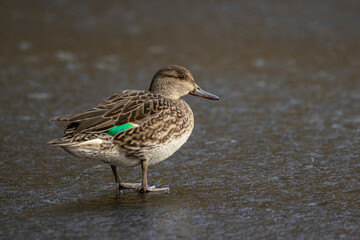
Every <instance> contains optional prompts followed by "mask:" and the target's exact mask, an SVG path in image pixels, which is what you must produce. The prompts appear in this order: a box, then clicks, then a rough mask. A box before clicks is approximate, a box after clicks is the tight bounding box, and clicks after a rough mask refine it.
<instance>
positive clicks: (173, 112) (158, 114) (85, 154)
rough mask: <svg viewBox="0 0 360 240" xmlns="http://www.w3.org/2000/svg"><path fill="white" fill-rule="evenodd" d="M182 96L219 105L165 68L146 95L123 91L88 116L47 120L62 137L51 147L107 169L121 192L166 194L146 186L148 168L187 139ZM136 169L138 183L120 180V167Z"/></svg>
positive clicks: (185, 73) (189, 122)
mask: <svg viewBox="0 0 360 240" xmlns="http://www.w3.org/2000/svg"><path fill="white" fill-rule="evenodd" d="M186 95H193V96H197V97H202V98H205V99H210V100H219V97H218V96H216V95H214V94H212V93H209V92H206V91H204V90H203V89H201V88H200V87H199V86H198V85H197V84H196V83H195V80H194V77H193V76H192V74H191V73H190V71H189V70H188V69H186V68H185V67H182V66H178V65H167V66H165V67H162V68H161V69H159V70H158V71H157V72H156V73H155V75H154V76H153V78H152V81H151V84H150V88H149V90H148V91H144V90H122V91H119V92H118V93H116V94H114V95H112V96H111V97H109V98H107V99H105V100H104V101H102V102H100V103H99V104H98V105H96V106H95V107H93V108H90V109H88V110H87V111H84V112H80V113H76V114H70V115H63V116H57V117H53V118H51V119H50V121H55V122H60V123H62V124H63V136H62V137H61V138H58V139H54V140H51V141H50V142H49V144H50V145H52V146H55V147H60V148H62V149H64V150H65V151H67V152H69V153H70V154H72V155H74V156H75V157H78V158H83V159H91V160H96V161H99V160H100V161H102V162H104V163H106V164H108V165H110V167H111V169H112V172H113V175H114V178H115V183H116V186H117V189H119V190H123V189H135V190H137V191H139V192H142V193H146V192H155V191H165V190H168V189H169V188H166V187H165V188H156V187H154V186H149V184H148V179H147V174H148V167H149V165H153V164H156V163H159V162H161V161H163V160H165V159H167V158H169V157H170V156H171V155H173V154H174V153H175V152H176V151H177V150H178V149H179V148H180V147H181V146H182V145H183V144H184V143H185V142H186V141H187V140H188V138H189V137H190V135H191V133H192V130H193V128H194V115H193V112H192V110H191V108H190V106H189V105H188V104H187V103H186V102H185V101H184V100H183V99H181V97H183V96H186ZM139 165H140V166H141V172H142V181H141V183H125V182H123V181H122V180H121V178H120V177H119V175H118V172H117V168H118V167H119V168H125V167H137V166H139Z"/></svg>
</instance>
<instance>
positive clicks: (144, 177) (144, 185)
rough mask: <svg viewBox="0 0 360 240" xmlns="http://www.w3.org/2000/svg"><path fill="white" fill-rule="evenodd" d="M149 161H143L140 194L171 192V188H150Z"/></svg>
mask: <svg viewBox="0 0 360 240" xmlns="http://www.w3.org/2000/svg"><path fill="white" fill-rule="evenodd" d="M148 165H149V163H148V161H141V171H142V187H141V188H140V189H139V191H140V192H144V193H145V192H158V191H165V190H169V188H155V187H149V186H148V183H147V169H148Z"/></svg>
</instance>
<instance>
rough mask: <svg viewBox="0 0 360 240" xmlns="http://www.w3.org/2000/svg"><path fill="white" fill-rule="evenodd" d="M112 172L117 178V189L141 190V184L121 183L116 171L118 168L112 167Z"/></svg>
mask: <svg viewBox="0 0 360 240" xmlns="http://www.w3.org/2000/svg"><path fill="white" fill-rule="evenodd" d="M111 170H112V171H113V174H114V177H115V182H116V187H117V188H118V189H119V190H121V189H123V188H126V189H139V188H141V183H123V182H121V179H120V177H119V175H118V173H117V171H116V166H114V165H111Z"/></svg>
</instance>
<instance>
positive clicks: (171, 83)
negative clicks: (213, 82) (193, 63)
mask: <svg viewBox="0 0 360 240" xmlns="http://www.w3.org/2000/svg"><path fill="white" fill-rule="evenodd" d="M149 91H151V92H155V93H159V94H161V95H164V96H165V97H167V98H171V99H179V98H180V97H182V96H185V95H188V94H191V95H194V96H198V97H203V98H207V99H211V100H219V97H217V96H216V95H214V94H211V93H208V92H206V91H204V90H202V89H201V88H200V87H199V86H198V85H197V84H196V83H195V80H194V78H193V76H192V75H191V73H190V71H189V70H187V69H186V68H184V67H181V66H177V65H168V66H165V67H163V68H161V69H160V70H159V71H157V72H156V73H155V75H154V77H153V79H152V81H151V84H150V89H149Z"/></svg>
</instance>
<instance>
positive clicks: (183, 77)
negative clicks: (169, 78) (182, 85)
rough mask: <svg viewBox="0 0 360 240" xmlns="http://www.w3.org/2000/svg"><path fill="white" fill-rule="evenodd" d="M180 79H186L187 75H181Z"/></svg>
mask: <svg viewBox="0 0 360 240" xmlns="http://www.w3.org/2000/svg"><path fill="white" fill-rule="evenodd" d="M178 78H180V79H185V78H186V77H185V75H179V76H178Z"/></svg>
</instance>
